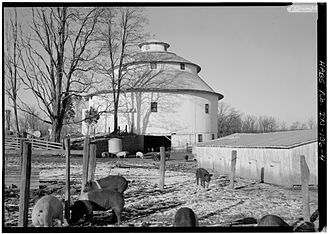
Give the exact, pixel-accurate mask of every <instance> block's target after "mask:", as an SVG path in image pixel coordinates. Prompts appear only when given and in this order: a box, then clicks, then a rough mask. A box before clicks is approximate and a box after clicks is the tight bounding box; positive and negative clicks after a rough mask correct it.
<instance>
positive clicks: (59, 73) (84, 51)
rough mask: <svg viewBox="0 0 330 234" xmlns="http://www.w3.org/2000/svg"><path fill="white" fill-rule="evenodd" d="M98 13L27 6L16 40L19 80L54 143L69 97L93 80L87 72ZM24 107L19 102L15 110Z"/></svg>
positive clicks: (83, 88) (77, 9) (93, 48)
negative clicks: (26, 26) (28, 15)
mask: <svg viewBox="0 0 330 234" xmlns="http://www.w3.org/2000/svg"><path fill="white" fill-rule="evenodd" d="M99 15H100V10H99V9H97V8H68V7H56V8H52V7H49V8H33V9H32V23H31V30H32V33H31V34H30V35H28V34H27V35H25V36H24V40H22V42H23V43H22V45H23V48H24V54H23V56H21V60H20V61H21V68H20V69H21V73H22V81H23V83H24V84H25V86H26V87H27V88H28V89H29V90H31V91H32V93H33V94H34V96H35V98H36V101H37V104H38V107H39V108H40V110H41V111H43V113H44V114H45V115H46V118H42V121H44V122H45V123H49V124H51V125H52V137H51V139H52V140H54V141H56V142H59V141H60V134H61V129H62V126H63V121H64V119H65V117H66V113H67V112H68V108H69V106H70V105H69V104H70V99H71V97H72V96H75V95H78V96H79V95H80V94H81V93H82V92H86V91H88V90H89V89H90V88H91V86H92V84H93V82H95V80H93V75H92V73H91V72H90V71H91V70H92V68H93V65H94V64H93V63H92V62H93V60H94V59H95V58H96V57H97V56H98V55H99V52H98V51H97V50H96V49H95V44H96V38H95V37H94V31H95V28H96V25H97V23H98V19H99ZM26 107H27V105H26V104H25V103H24V102H22V104H21V107H20V109H21V110H23V111H25V112H29V110H28V109H27V108H26ZM30 114H33V113H30ZM36 117H38V118H40V116H36Z"/></svg>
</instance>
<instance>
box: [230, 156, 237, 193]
mask: <svg viewBox="0 0 330 234" xmlns="http://www.w3.org/2000/svg"><path fill="white" fill-rule="evenodd" d="M236 159H237V151H236V150H233V151H232V152H231V174H230V183H229V188H231V189H233V188H234V181H235V168H236Z"/></svg>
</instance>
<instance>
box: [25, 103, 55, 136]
mask: <svg viewBox="0 0 330 234" xmlns="http://www.w3.org/2000/svg"><path fill="white" fill-rule="evenodd" d="M40 119H41V116H40V112H38V110H37V108H36V107H35V106H29V107H28V112H24V113H23V115H22V117H20V118H19V125H20V129H21V130H22V132H26V131H28V130H29V129H32V130H38V131H40V132H41V133H42V135H46V134H47V133H48V127H49V125H48V124H46V123H45V122H43V121H41V120H40Z"/></svg>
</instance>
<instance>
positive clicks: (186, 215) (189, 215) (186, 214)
mask: <svg viewBox="0 0 330 234" xmlns="http://www.w3.org/2000/svg"><path fill="white" fill-rule="evenodd" d="M173 226H174V227H198V219H197V216H196V214H195V213H194V211H193V210H192V209H190V208H188V207H182V208H180V209H179V210H178V211H177V212H176V214H175V216H174V224H173Z"/></svg>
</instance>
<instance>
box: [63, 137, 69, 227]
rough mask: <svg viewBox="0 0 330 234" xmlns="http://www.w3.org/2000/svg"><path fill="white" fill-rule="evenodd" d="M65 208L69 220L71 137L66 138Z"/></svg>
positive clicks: (65, 215) (66, 217) (65, 214)
mask: <svg viewBox="0 0 330 234" xmlns="http://www.w3.org/2000/svg"><path fill="white" fill-rule="evenodd" d="M64 145H65V167H66V175H65V199H64V200H65V203H64V204H65V209H64V217H65V219H66V220H67V222H69V219H70V138H67V139H65V142H64Z"/></svg>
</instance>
